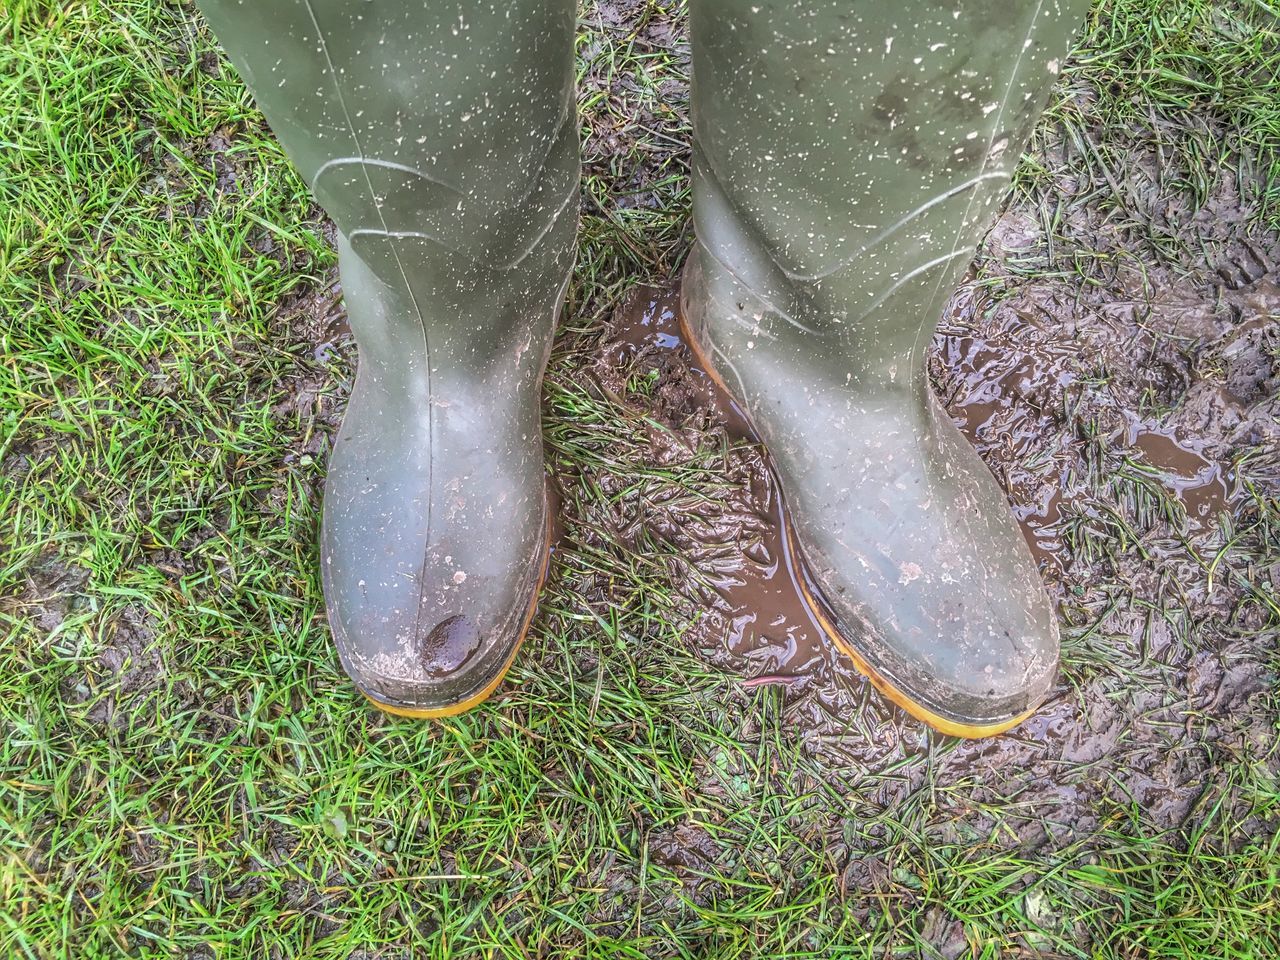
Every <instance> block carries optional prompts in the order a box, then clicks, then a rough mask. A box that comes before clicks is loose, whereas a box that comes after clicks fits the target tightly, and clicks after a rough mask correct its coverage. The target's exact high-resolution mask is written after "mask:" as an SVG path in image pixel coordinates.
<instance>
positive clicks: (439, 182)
mask: <svg viewBox="0 0 1280 960" xmlns="http://www.w3.org/2000/svg"><path fill="white" fill-rule="evenodd" d="M201 7H202V9H203V11H204V12H205V14H206V16H207V17H208V19H209V21H210V23H211V24H212V26H213V28H214V30H215V32H216V33H217V35H218V37H219V39H220V40H221V41H222V43H223V44H224V45H225V47H226V49H227V53H228V54H229V56H230V58H231V60H232V61H233V62H234V64H235V65H236V67H237V68H238V69H239V71H240V74H241V76H242V77H243V78H244V81H245V83H246V84H247V85H248V86H249V88H250V90H251V91H252V92H253V93H254V96H255V97H256V98H257V101H258V104H259V106H260V107H261V108H262V110H263V112H264V113H265V114H266V116H267V119H268V120H269V121H270V123H271V126H272V128H273V130H274V131H275V133H276V135H277V137H279V139H280V142H281V143H282V144H283V146H284V148H285V150H286V151H287V152H288V154H289V156H290V158H291V159H292V160H293V162H294V163H295V164H296V165H297V167H298V169H299V170H300V171H301V173H302V176H303V177H304V179H305V180H306V182H307V183H308V185H309V186H310V187H311V188H312V190H313V191H314V192H315V196H316V198H317V199H318V200H319V202H320V204H321V205H322V206H323V207H324V209H325V211H326V212H327V213H328V214H329V216H330V217H331V218H332V219H333V221H334V223H335V225H336V226H337V230H338V258H339V265H340V269H341V277H342V288H343V294H344V299H345V301H346V309H347V315H348V318H349V321H350V325H351V329H352V331H353V333H354V334H355V339H356V342H357V346H358V348H359V366H358V372H357V376H356V381H355V386H354V387H353V389H352V393H351V398H350V400H349V402H348V406H347V412H346V416H345V419H344V420H343V423H342V429H341V431H340V432H339V434H338V438H337V440H336V442H335V445H334V449H333V453H332V456H331V457H330V460H329V467H328V477H327V480H326V483H325V494H324V508H323V520H322V531H321V564H322V567H323V580H324V590H325V598H326V603H327V609H328V616H329V624H330V626H331V628H332V631H333V636H334V640H335V642H336V644H337V648H338V652H339V654H340V656H341V660H342V663H343V666H344V667H345V668H346V670H347V672H348V673H349V674H350V675H351V677H352V679H353V680H354V681H355V683H356V685H357V686H358V687H359V689H360V690H361V691H363V692H364V693H365V694H366V695H367V696H368V697H369V698H370V699H371V700H372V701H374V703H376V704H377V705H378V706H380V707H382V708H384V709H386V710H389V711H390V712H392V713H400V714H407V715H411V716H423V717H429V716H441V715H447V714H452V713H457V712H459V711H461V710H464V709H467V708H468V707H470V706H472V705H474V704H476V703H479V702H480V701H481V700H483V699H484V698H485V697H487V696H488V695H489V694H490V693H491V692H492V691H493V690H494V689H495V688H496V687H497V686H498V684H499V682H500V681H501V679H502V677H503V675H504V674H505V673H506V670H507V668H508V666H509V665H510V663H511V661H512V658H513V657H514V655H515V653H516V650H517V648H518V646H519V644H520V641H521V640H522V639H523V636H524V633H525V631H526V630H527V628H528V625H529V621H530V619H531V617H532V615H533V611H534V607H535V604H536V597H537V592H538V589H539V586H540V583H541V581H542V578H543V576H544V574H545V571H546V567H547V556H548V531H549V517H548V511H547V500H546V494H545V489H544V488H545V476H544V469H543V454H542V439H541V431H540V419H539V411H540V404H539V392H540V389H539V388H540V383H541V378H542V374H543V370H544V368H545V366H546V361H547V354H548V351H549V349H550V345H551V339H552V331H553V327H554V325H555V320H556V316H557V312H558V310H559V306H560V303H561V300H562V297H563V294H564V288H565V284H566V282H567V280H568V275H569V270H570V267H571V266H572V259H573V250H574V238H575V232H576V228H577V211H578V205H577V198H578V137H577V129H576V124H575V119H574V117H575V111H574V99H573V56H572V55H573V31H574V23H575V8H574V4H573V3H572V2H571V0H513V2H507V3H502V4H488V3H475V2H470V0H467V2H459V3H451V4H431V3H426V4H424V3H421V2H410V0H378V2H377V3H368V2H366V3H352V2H350V0H254V2H252V3H245V2H243V0H239V2H237V0H201Z"/></svg>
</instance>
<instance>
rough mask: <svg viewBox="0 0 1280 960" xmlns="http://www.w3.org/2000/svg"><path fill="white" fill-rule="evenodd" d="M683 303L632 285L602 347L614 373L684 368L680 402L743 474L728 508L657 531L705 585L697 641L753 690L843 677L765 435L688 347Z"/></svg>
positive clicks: (666, 289)
mask: <svg viewBox="0 0 1280 960" xmlns="http://www.w3.org/2000/svg"><path fill="white" fill-rule="evenodd" d="M679 301H680V297H679V291H678V289H677V288H676V287H675V286H673V285H669V286H662V287H641V288H638V289H636V290H635V291H633V292H632V294H631V295H630V296H629V297H628V299H627V300H626V302H625V303H623V305H622V306H621V308H620V309H619V310H618V311H617V313H616V314H615V316H614V318H613V321H612V325H611V328H610V334H609V340H608V342H607V344H606V347H605V353H606V358H607V363H608V364H609V366H611V367H613V368H614V369H615V370H618V371H635V370H637V369H642V370H643V369H649V370H658V371H659V372H660V376H661V375H662V374H664V373H666V374H670V373H671V372H672V371H673V370H676V371H678V376H679V378H680V380H681V381H683V383H684V384H685V389H684V391H683V393H682V396H681V398H680V405H681V406H683V407H685V409H686V410H688V409H696V410H697V412H698V413H699V414H702V415H705V419H703V417H702V416H700V417H699V420H700V421H701V424H700V425H701V426H702V429H703V430H705V431H707V432H710V433H719V434H721V435H722V436H723V437H724V440H725V442H726V443H727V444H728V445H729V446H730V447H732V448H735V449H736V450H737V452H738V454H739V456H740V459H741V463H742V464H743V465H744V466H745V468H746V471H747V477H746V483H744V484H743V486H742V488H741V489H740V490H739V491H735V493H737V494H738V496H737V497H733V496H731V498H730V501H729V503H728V504H727V509H725V510H723V512H718V511H717V510H716V509H715V508H714V507H711V508H709V509H708V510H706V511H695V512H694V513H693V514H691V515H688V516H687V517H686V520H687V522H685V523H683V524H681V525H680V527H681V529H679V530H666V531H663V530H660V531H658V532H659V533H662V534H666V535H669V536H671V537H672V539H674V540H678V541H683V542H681V544H680V545H681V547H682V548H683V552H685V554H686V555H687V556H689V557H690V559H691V560H692V561H693V562H694V563H695V564H696V566H697V568H698V573H699V575H700V579H701V580H702V581H703V582H704V583H705V585H706V587H707V588H708V589H706V590H705V591H703V599H704V603H705V610H704V611H703V613H702V615H701V617H700V618H699V619H698V621H697V622H696V624H695V625H694V628H693V630H692V631H691V634H690V636H691V639H692V641H693V643H694V644H695V645H697V646H699V647H701V648H702V649H703V652H704V653H706V654H708V655H709V659H711V660H712V661H713V662H721V663H725V662H726V661H727V662H728V664H730V665H736V666H738V667H739V668H740V669H742V671H743V672H744V673H746V674H747V675H748V679H747V680H746V681H745V683H746V686H748V687H751V686H759V685H761V684H768V683H780V684H786V683H791V682H794V681H795V680H796V679H797V678H799V677H802V676H809V675H813V674H820V675H823V676H827V677H829V676H831V675H832V674H833V673H835V674H839V673H844V672H845V671H846V670H847V669H848V668H847V667H846V666H845V665H844V664H842V663H840V662H839V661H838V654H835V653H834V651H832V650H831V649H830V647H829V645H828V644H827V643H826V642H825V641H824V639H823V631H822V628H821V627H820V626H819V625H818V623H817V621H816V620H815V619H814V618H813V616H812V615H811V614H810V613H809V609H808V607H807V605H806V604H805V602H804V601H803V599H802V598H801V592H800V583H799V578H800V577H801V576H802V573H801V570H800V567H799V561H798V558H797V557H795V556H794V555H793V553H792V551H791V549H790V547H789V545H788V537H787V535H786V532H787V516H786V512H785V510H784V509H783V507H782V501H781V498H780V496H779V493H778V485H777V481H776V479H775V478H774V476H773V472H772V470H771V469H770V467H769V465H768V462H767V460H766V459H765V458H764V456H763V449H762V446H761V444H760V441H759V439H758V437H756V435H755V434H754V432H753V431H752V430H751V427H750V425H749V424H748V422H747V418H746V416H745V415H744V414H743V412H742V410H741V409H740V408H739V407H738V405H737V403H736V402H735V401H734V400H733V399H732V398H731V397H730V396H729V395H728V394H727V393H725V392H724V390H722V389H721V388H720V387H719V385H717V384H716V383H715V381H714V380H713V379H712V378H711V376H709V375H708V373H707V371H706V370H705V369H703V368H702V367H701V366H700V365H699V363H698V361H697V358H696V357H695V355H694V354H693V352H692V351H691V350H690V349H689V348H688V346H687V345H686V344H685V342H684V339H683V335H682V333H681V330H680V321H679V317H678V313H677V311H678V310H679ZM611 392H613V391H612V390H611ZM619 399H622V398H619ZM735 500H737V501H740V502H734V501H735ZM690 541H691V542H690Z"/></svg>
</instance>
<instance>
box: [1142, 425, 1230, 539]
mask: <svg viewBox="0 0 1280 960" xmlns="http://www.w3.org/2000/svg"><path fill="white" fill-rule="evenodd" d="M1129 445H1130V446H1131V447H1135V448H1136V449H1137V450H1138V451H1139V452H1140V453H1141V454H1142V459H1143V460H1144V461H1145V462H1146V464H1147V465H1148V466H1150V467H1152V468H1153V469H1155V470H1156V471H1157V472H1158V473H1159V477H1160V482H1161V484H1162V485H1163V486H1164V487H1165V488H1166V489H1167V490H1168V491H1169V492H1170V493H1172V494H1173V495H1174V496H1176V497H1177V498H1178V499H1179V500H1180V501H1182V505H1183V507H1184V508H1185V509H1186V511H1187V517H1188V519H1189V520H1191V522H1192V523H1195V524H1197V525H1199V526H1202V525H1204V524H1206V523H1209V522H1211V521H1212V520H1213V519H1214V518H1215V517H1217V515H1218V514H1219V513H1221V512H1222V511H1224V510H1227V509H1229V502H1228V501H1229V494H1228V491H1227V484H1228V480H1229V478H1228V477H1227V476H1226V475H1225V471H1224V470H1223V469H1222V466H1221V465H1220V464H1218V463H1216V462H1215V461H1213V460H1210V459H1208V458H1207V457H1205V456H1204V455H1203V454H1202V453H1201V452H1200V451H1199V450H1197V449H1195V445H1194V443H1193V442H1192V441H1186V440H1179V439H1178V436H1177V433H1176V431H1174V430H1172V429H1161V428H1159V427H1156V426H1153V425H1152V424H1149V423H1142V422H1141V421H1137V420H1134V421H1132V422H1131V423H1130V425H1129Z"/></svg>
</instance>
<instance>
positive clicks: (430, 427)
mask: <svg viewBox="0 0 1280 960" xmlns="http://www.w3.org/2000/svg"><path fill="white" fill-rule="evenodd" d="M302 2H303V4H304V5H305V6H306V8H307V16H309V17H310V18H311V24H312V26H314V27H315V28H316V38H317V39H318V40H319V42H320V52H321V53H322V54H323V55H324V62H325V65H326V66H327V67H328V68H329V82H330V83H331V84H332V85H333V90H334V93H335V94H336V95H337V99H338V107H339V109H341V110H342V117H343V119H344V120H345V121H346V124H347V132H348V133H350V134H351V142H352V143H353V144H354V145H355V148H356V151H357V153H359V155H360V171H361V173H363V174H364V182H365V185H366V186H367V187H368V188H369V199H370V200H371V201H372V202H373V208H374V210H375V211H377V214H378V220H379V221H381V223H382V228H383V230H387V221H386V219H385V218H384V217H383V216H382V207H381V206H380V205H379V203H378V194H377V191H375V190H374V189H373V180H372V179H371V178H370V177H369V171H368V169H367V168H366V167H365V162H366V155H365V150H364V145H363V144H362V143H361V142H360V135H359V134H358V133H356V127H355V124H354V123H352V121H351V111H350V110H349V109H348V107H347V99H346V97H344V96H343V95H342V85H341V84H340V83H338V73H337V70H336V68H335V67H334V65H333V58H332V57H331V56H330V55H329V44H328V42H327V41H326V40H325V34H324V29H323V28H322V27H321V26H320V21H319V19H318V18H317V17H316V11H315V8H314V7H313V6H312V3H311V0H302ZM388 232H390V231H389V230H388ZM390 246H391V256H392V258H393V259H394V260H395V262H396V268H397V269H398V270H399V271H400V280H401V282H402V283H403V284H404V289H405V292H406V293H408V295H409V302H410V303H411V304H413V310H414V313H416V314H417V316H418V326H419V328H420V329H421V330H422V349H423V352H424V353H425V354H426V357H425V361H426V381H427V383H426V388H427V396H428V397H429V396H430V395H431V339H430V337H429V336H428V334H427V322H426V318H425V317H423V316H422V308H421V307H420V306H419V305H418V298H417V297H416V296H414V293H413V288H412V287H411V286H409V276H408V273H407V272H406V271H405V269H404V264H403V263H402V262H401V260H400V251H398V250H397V249H396V247H395V244H394V243H392V244H391V245H390ZM434 433H435V414H434V411H433V410H431V409H428V412H427V443H428V444H431V445H433V446H434V443H433V435H434ZM427 471H428V472H427V529H428V530H430V529H431V488H432V486H433V484H434V477H435V463H434V461H433V460H432V459H431V458H430V457H428V458H427ZM426 564H427V555H426V553H424V555H423V558H422V566H421V568H420V569H419V570H418V589H419V591H421V589H422V582H423V577H424V576H425V575H426ZM421 617H422V602H421V599H419V602H418V609H417V610H416V611H415V613H414V623H413V636H415V637H416V636H417V635H418V628H419V627H420V626H421V623H420V621H421Z"/></svg>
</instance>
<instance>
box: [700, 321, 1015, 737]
mask: <svg viewBox="0 0 1280 960" xmlns="http://www.w3.org/2000/svg"><path fill="white" fill-rule="evenodd" d="M679 316H680V332H681V333H682V334H683V335H684V342H685V343H686V344H688V345H689V349H690V351H692V353H693V355H694V357H695V358H696V359H697V361H698V363H699V365H700V366H701V367H702V369H703V370H705V371H706V372H707V376H709V377H710V378H711V379H712V380H713V381H714V382H715V384H716V386H718V387H719V388H720V389H721V390H723V391H724V393H725V395H726V396H729V397H732V396H733V392H732V391H731V390H730V389H729V387H728V385H727V384H726V383H725V382H724V380H723V379H722V378H721V376H720V374H719V372H717V370H716V368H715V367H714V366H712V365H711V363H710V361H709V358H708V357H707V355H706V354H705V353H703V352H702V347H701V345H700V344H699V343H698V340H697V338H696V337H694V336H693V333H692V331H691V330H690V329H689V325H688V323H687V322H686V320H685V316H684V309H683V306H682V308H681V310H680V311H679ZM743 413H744V415H745V413H746V411H745V409H744V410H743ZM747 420H748V423H750V418H749V417H748V418H747ZM751 429H752V430H753V431H755V425H754V424H752V425H751ZM756 435H757V436H759V432H758V431H756ZM782 509H783V510H786V509H787V506H786V502H785V500H784V501H783V505H782ZM789 528H790V524H788V530H787V540H788V546H789V547H790V549H791V555H792V556H793V557H794V558H795V560H796V562H797V563H798V564H801V565H803V562H804V561H803V554H801V553H800V551H799V547H798V544H796V542H795V539H794V536H793V534H792V532H791V530H790V529H789ZM797 582H798V583H799V584H800V597H801V599H802V600H803V601H804V604H805V606H806V607H807V608H808V609H809V614H810V615H811V616H812V617H813V619H814V621H815V622H816V623H817V624H818V625H819V626H820V627H822V630H823V632H824V633H825V634H826V635H827V639H828V640H830V641H831V643H832V644H834V645H835V647H836V649H837V650H839V651H840V652H841V653H843V654H844V655H845V656H846V657H848V658H849V662H850V663H852V664H853V666H854V668H855V669H857V671H858V672H859V673H861V674H862V675H863V676H864V677H866V678H867V680H868V681H869V682H870V683H871V685H872V686H873V687H875V688H876V689H877V690H879V691H880V692H881V693H882V694H883V695H884V696H885V698H886V699H888V700H889V701H890V702H892V703H894V704H895V705H897V706H899V707H901V708H902V709H903V710H905V711H906V712H907V713H909V714H911V716H913V717H915V718H916V719H917V720H921V721H923V722H925V723H927V724H928V725H929V726H931V727H932V728H933V729H935V730H937V731H938V732H939V733H942V734H946V735H947V736H951V737H965V738H967V739H971V740H972V739H978V738H981V737H994V736H996V735H997V734H1001V733H1004V732H1005V731H1006V730H1012V729H1013V728H1014V727H1016V726H1017V725H1018V724H1020V723H1022V721H1024V720H1026V719H1027V718H1028V717H1030V716H1031V715H1032V714H1033V713H1035V712H1036V709H1037V708H1036V707H1032V708H1031V709H1030V710H1027V711H1025V712H1024V713H1020V714H1018V715H1017V716H1016V717H1012V718H1010V719H1008V720H997V721H996V722H994V723H961V722H960V721H957V720H952V719H950V718H948V717H944V716H942V714H940V713H935V712H934V711H932V710H930V709H929V708H928V707H926V706H925V705H924V704H922V703H920V702H918V701H916V700H913V699H912V698H911V696H910V695H909V694H907V693H905V692H903V691H902V690H900V689H899V688H897V687H895V686H894V685H893V684H892V683H890V682H889V681H888V680H887V679H886V678H885V677H884V675H883V674H881V673H880V672H879V671H878V670H876V669H875V667H873V666H871V664H870V663H868V662H867V661H866V659H865V658H863V657H862V656H861V654H859V653H858V652H857V651H856V650H855V649H854V648H853V645H852V644H850V643H849V641H848V640H846V639H845V638H844V635H843V634H841V633H840V631H839V630H838V629H836V625H835V624H834V623H832V622H831V619H830V618H829V617H828V616H827V615H826V614H825V613H824V612H823V609H822V605H821V604H820V603H818V601H817V600H816V599H815V597H814V596H813V594H812V593H810V591H809V586H808V584H807V583H805V577H804V575H803V574H801V576H799V577H797Z"/></svg>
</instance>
